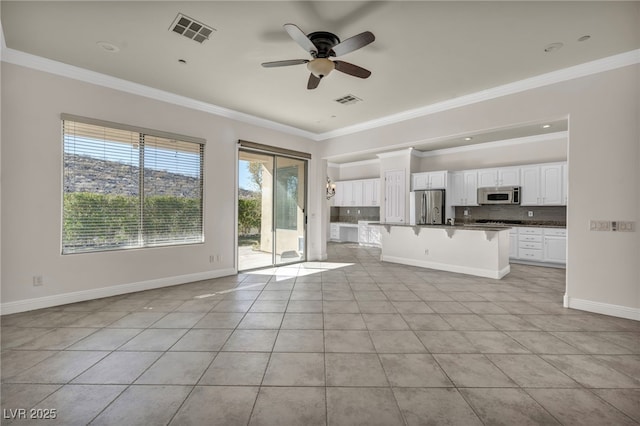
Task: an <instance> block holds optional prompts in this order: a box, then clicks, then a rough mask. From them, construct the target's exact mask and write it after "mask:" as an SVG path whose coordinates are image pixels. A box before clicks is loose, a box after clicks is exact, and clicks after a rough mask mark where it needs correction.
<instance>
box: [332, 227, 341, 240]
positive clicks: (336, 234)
mask: <svg viewBox="0 0 640 426" xmlns="http://www.w3.org/2000/svg"><path fill="white" fill-rule="evenodd" d="M330 238H331V239H332V240H339V239H340V225H338V224H335V223H332V224H331V233H330Z"/></svg>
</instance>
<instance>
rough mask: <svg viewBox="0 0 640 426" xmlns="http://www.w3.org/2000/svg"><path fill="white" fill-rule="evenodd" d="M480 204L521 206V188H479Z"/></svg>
mask: <svg viewBox="0 0 640 426" xmlns="http://www.w3.org/2000/svg"><path fill="white" fill-rule="evenodd" d="M478 204H480V205H482V204H520V187H519V186H500V187H497V188H495V187H494V188H478Z"/></svg>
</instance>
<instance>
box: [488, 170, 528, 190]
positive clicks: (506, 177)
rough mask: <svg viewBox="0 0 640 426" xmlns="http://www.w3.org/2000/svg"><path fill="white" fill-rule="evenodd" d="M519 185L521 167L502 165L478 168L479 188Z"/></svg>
mask: <svg viewBox="0 0 640 426" xmlns="http://www.w3.org/2000/svg"><path fill="white" fill-rule="evenodd" d="M519 185H520V167H500V168H495V169H481V170H478V188H486V187H490V186H519Z"/></svg>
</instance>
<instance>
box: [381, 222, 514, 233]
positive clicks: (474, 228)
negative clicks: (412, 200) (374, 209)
mask: <svg viewBox="0 0 640 426" xmlns="http://www.w3.org/2000/svg"><path fill="white" fill-rule="evenodd" d="M369 225H380V226H404V227H409V228H432V229H446V230H449V229H451V230H460V229H463V230H465V231H506V230H509V229H511V226H474V225H473V224H469V225H409V224H406V223H383V222H376V223H370V224H369Z"/></svg>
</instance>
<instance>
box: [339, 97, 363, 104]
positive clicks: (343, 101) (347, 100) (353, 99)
mask: <svg viewBox="0 0 640 426" xmlns="http://www.w3.org/2000/svg"><path fill="white" fill-rule="evenodd" d="M335 101H336V102H338V103H339V104H342V105H351V104H355V103H356V102H361V101H362V99H360V98H358V97H356V96H353V95H345V96H343V97H341V98H338V99H336V100H335Z"/></svg>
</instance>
